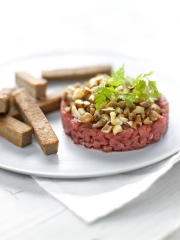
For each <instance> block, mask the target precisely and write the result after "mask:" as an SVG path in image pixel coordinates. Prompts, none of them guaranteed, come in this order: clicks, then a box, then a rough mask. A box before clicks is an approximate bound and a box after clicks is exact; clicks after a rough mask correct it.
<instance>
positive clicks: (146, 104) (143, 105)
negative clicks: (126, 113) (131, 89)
mask: <svg viewBox="0 0 180 240" xmlns="http://www.w3.org/2000/svg"><path fill="white" fill-rule="evenodd" d="M139 105H140V106H141V107H144V108H148V107H150V106H151V105H152V102H151V101H143V102H140V103H139Z"/></svg>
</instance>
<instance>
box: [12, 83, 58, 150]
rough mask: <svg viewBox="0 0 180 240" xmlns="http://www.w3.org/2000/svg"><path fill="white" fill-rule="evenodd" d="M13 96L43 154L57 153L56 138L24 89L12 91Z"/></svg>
mask: <svg viewBox="0 0 180 240" xmlns="http://www.w3.org/2000/svg"><path fill="white" fill-rule="evenodd" d="M13 95H14V99H15V102H16V105H17V107H18V109H19V111H20V113H21V115H22V117H23V119H24V121H25V122H26V123H27V124H28V125H30V126H31V127H32V128H33V130H34V135H35V137H36V139H37V141H38V142H39V144H40V146H41V148H42V150H43V152H44V154H46V155H49V154H53V153H57V151H58V142H59V141H58V138H57V137H56V135H55V133H54V131H53V129H52V127H51V125H50V124H49V122H48V120H47V119H46V117H45V115H44V114H43V112H42V111H41V109H40V108H39V107H38V105H37V103H36V102H35V100H34V99H33V98H32V97H31V96H30V95H29V94H28V92H27V90H26V89H24V88H20V89H18V90H16V91H14V93H13Z"/></svg>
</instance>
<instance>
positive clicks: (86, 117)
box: [80, 112, 94, 123]
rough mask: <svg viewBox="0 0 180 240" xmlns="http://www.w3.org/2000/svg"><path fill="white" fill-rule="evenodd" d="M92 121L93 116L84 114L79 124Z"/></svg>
mask: <svg viewBox="0 0 180 240" xmlns="http://www.w3.org/2000/svg"><path fill="white" fill-rule="evenodd" d="M93 120H94V118H93V116H92V115H91V114H90V113H87V112H86V113H84V115H83V116H82V117H81V118H80V122H83V123H92V122H93Z"/></svg>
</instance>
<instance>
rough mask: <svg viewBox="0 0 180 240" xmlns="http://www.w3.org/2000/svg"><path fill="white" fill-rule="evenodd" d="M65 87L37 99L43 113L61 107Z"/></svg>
mask: <svg viewBox="0 0 180 240" xmlns="http://www.w3.org/2000/svg"><path fill="white" fill-rule="evenodd" d="M63 92H64V89H59V90H57V91H55V92H53V93H51V94H49V95H47V96H46V98H44V99H41V100H38V99H37V100H36V102H37V104H38V106H39V107H40V108H41V110H42V111H43V113H45V114H46V113H50V112H54V111H56V110H59V109H60V102H61V99H62V95H63Z"/></svg>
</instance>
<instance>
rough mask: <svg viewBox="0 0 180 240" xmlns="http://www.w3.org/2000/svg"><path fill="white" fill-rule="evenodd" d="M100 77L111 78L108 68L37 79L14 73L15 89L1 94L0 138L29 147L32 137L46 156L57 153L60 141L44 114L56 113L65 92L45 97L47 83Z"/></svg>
mask: <svg viewBox="0 0 180 240" xmlns="http://www.w3.org/2000/svg"><path fill="white" fill-rule="evenodd" d="M102 73H103V74H104V73H105V74H110V73H111V66H110V65H103V66H93V67H83V68H73V69H59V70H50V71H42V78H40V79H39V78H35V77H33V76H32V75H31V74H29V73H27V72H16V73H15V78H16V84H17V86H18V89H10V88H4V89H2V90H1V91H0V136H1V137H4V138H5V139H7V140H8V141H10V142H11V143H13V144H14V145H16V146H19V147H25V146H27V145H29V144H31V142H32V134H34V135H35V137H36V140H37V141H38V143H39V145H40V147H41V149H42V151H43V152H44V154H45V155H49V154H55V153H57V152H58V144H59V140H58V138H57V136H56V134H55V133H54V131H53V129H52V127H51V125H50V123H49V122H48V120H47V118H46V116H45V115H44V114H46V113H50V112H52V111H55V110H59V108H60V101H61V98H62V96H63V92H64V90H63V89H58V90H57V91H56V92H54V93H53V94H50V95H47V94H46V90H47V84H48V82H49V81H53V80H55V81H61V80H68V79H71V80H73V79H75V80H77V79H87V78H90V77H94V76H95V75H97V74H102Z"/></svg>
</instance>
